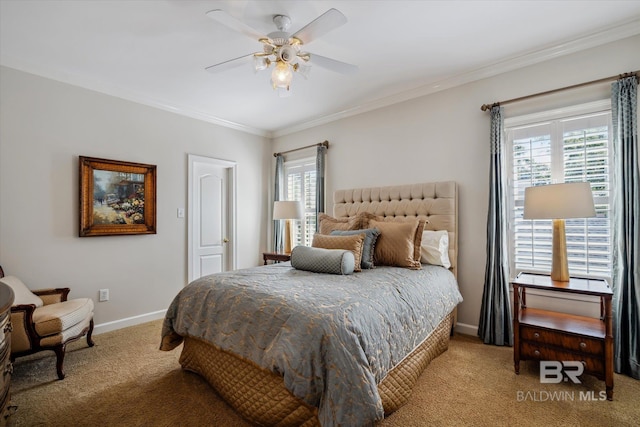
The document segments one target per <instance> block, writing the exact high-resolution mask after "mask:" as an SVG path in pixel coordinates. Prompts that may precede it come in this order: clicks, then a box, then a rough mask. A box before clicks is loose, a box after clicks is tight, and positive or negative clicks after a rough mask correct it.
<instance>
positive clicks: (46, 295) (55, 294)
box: [31, 288, 71, 305]
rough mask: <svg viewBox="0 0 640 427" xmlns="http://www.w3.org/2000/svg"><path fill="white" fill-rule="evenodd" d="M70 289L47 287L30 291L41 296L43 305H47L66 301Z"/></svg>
mask: <svg viewBox="0 0 640 427" xmlns="http://www.w3.org/2000/svg"><path fill="white" fill-rule="evenodd" d="M70 291H71V289H70V288H55V289H54V288H49V289H38V290H36V291H31V292H33V293H34V294H36V295H37V296H39V297H40V298H42V301H43V302H44V305H49V304H56V303H59V302H63V301H66V300H67V296H68V295H69V292H70Z"/></svg>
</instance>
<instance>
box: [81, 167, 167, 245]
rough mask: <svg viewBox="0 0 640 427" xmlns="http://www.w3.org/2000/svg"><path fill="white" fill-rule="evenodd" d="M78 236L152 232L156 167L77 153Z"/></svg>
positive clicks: (154, 225)
mask: <svg viewBox="0 0 640 427" xmlns="http://www.w3.org/2000/svg"><path fill="white" fill-rule="evenodd" d="M79 160H80V161H79V164H80V237H90V236H112V235H121V234H155V233H156V166H155V165H145V164H141V163H132V162H122V161H118V160H107V159H96V158H93V157H84V156H80V159H79Z"/></svg>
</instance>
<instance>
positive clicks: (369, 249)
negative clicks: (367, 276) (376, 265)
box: [331, 228, 380, 269]
mask: <svg viewBox="0 0 640 427" xmlns="http://www.w3.org/2000/svg"><path fill="white" fill-rule="evenodd" d="M361 233H364V235H365V237H364V243H363V246H362V259H361V260H360V268H365V269H369V268H373V254H374V250H375V246H376V241H377V240H378V236H379V235H380V230H378V229H377V228H367V229H364V230H333V231H332V232H331V235H332V236H352V235H354V234H361Z"/></svg>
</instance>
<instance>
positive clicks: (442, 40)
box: [0, 0, 640, 136]
mask: <svg viewBox="0 0 640 427" xmlns="http://www.w3.org/2000/svg"><path fill="white" fill-rule="evenodd" d="M332 7H333V8H336V9H338V10H340V11H341V12H342V13H344V14H345V15H346V16H347V19H348V22H347V23H346V24H345V25H343V26H341V27H339V28H337V29H335V30H333V31H332V32H330V33H328V34H326V35H324V36H322V37H321V38H319V39H318V40H315V41H313V42H312V43H309V44H308V45H306V46H305V50H307V51H309V52H312V53H317V54H319V55H323V56H327V57H330V58H333V59H337V60H340V61H344V62H349V63H352V64H356V65H358V66H359V68H360V70H359V72H358V73H357V74H355V75H341V74H337V73H334V72H331V71H327V70H325V69H322V68H319V67H313V68H312V71H311V74H310V76H309V79H308V80H304V79H303V78H301V77H300V76H299V75H296V76H295V77H294V80H293V82H292V94H291V96H290V97H287V98H280V97H278V95H277V94H276V92H274V90H273V89H272V88H271V86H270V84H269V79H270V72H268V71H263V72H259V73H254V72H253V70H252V67H251V64H250V63H249V64H247V65H246V66H244V67H240V68H236V69H233V70H230V71H226V72H224V73H219V74H211V73H208V72H206V71H205V70H204V68H205V67H207V66H210V65H213V64H216V63H219V62H222V61H225V60H227V59H231V58H235V57H238V56H241V55H246V54H249V53H252V52H255V51H258V50H260V49H261V45H260V43H259V42H257V41H253V40H251V39H249V38H248V37H246V36H244V35H242V34H240V33H236V32H234V31H233V30H230V29H229V28H227V27H224V26H222V25H220V24H219V23H217V22H215V21H213V20H212V19H210V18H208V17H207V16H205V12H207V11H209V10H212V9H223V10H225V11H227V12H228V13H229V14H231V15H232V16H234V17H236V18H238V19H240V20H242V21H243V22H245V23H246V24H247V25H249V26H251V27H253V28H255V29H256V30H258V31H260V32H263V33H265V34H266V33H269V32H271V31H274V30H275V26H274V24H273V22H272V16H273V15H274V14H287V15H289V16H290V17H291V21H292V23H291V28H290V31H291V32H292V33H293V32H295V31H296V30H298V29H299V28H301V27H303V26H304V25H306V24H307V23H308V22H310V21H311V20H313V19H315V18H316V17H317V16H318V15H320V14H322V13H324V12H325V11H326V10H328V9H329V8H332ZM639 33H640V1H637V0H636V1H596V0H590V1H559V0H556V1H515V0H511V1H416V0H414V1H344V0H343V1H222V0H221V1H215V0H211V1H204V0H202V1H191V0H167V1H162V0H140V1H137V0H127V1H124V0H104V1H99V0H85V1H78V0H71V1H58V0H40V1H38V0H35V1H32V0H30V1H18V0H0V63H1V64H2V65H6V66H8V67H13V68H17V69H21V70H24V71H28V72H32V73H34V74H39V75H43V76H46V77H50V78H54V79H57V80H61V81H65V82H68V83H72V84H76V85H79V86H82V87H86V88H90V89H93V90H97V91H101V92H104V93H108V94H112V95H115V96H119V97H122V98H125V99H130V100H134V101H137V102H141V103H144V104H148V105H154V106H157V107H160V108H164V109H167V110H170V111H175V112H178V113H180V114H185V115H188V116H191V117H197V118H200V119H204V120H207V121H211V122H214V123H219V124H225V125H228V126H231V127H234V128H237V129H242V130H245V131H248V132H252V133H257V134H263V135H267V136H273V135H281V134H285V133H288V132H291V131H294V130H296V129H302V128H304V127H307V126H310V125H312V124H318V123H321V122H323V121H329V120H331V119H334V118H337V117H342V116H345V115H349V114H355V113H358V112H362V111H366V110H370V109H373V108H376V107H379V106H382V105H386V104H389V103H393V102H397V101H400V100H404V99H409V98H412V97H415V96H420V95H424V94H427V93H431V92H434V91H436V90H441V89H443V88H446V87H451V86H453V85H456V84H461V83H465V82H467V81H470V80H473V79H477V78H482V77H487V76H489V75H494V74H497V73H499V72H503V71H507V70H508V69H513V68H517V67H518V66H524V65H528V64H530V63H534V62H536V61H540V60H543V59H548V58H551V57H555V56H559V55H562V54H567V53H571V52H574V51H577V50H580V49H584V48H588V47H592V46H595V45H598V44H602V43H606V42H610V41H613V40H616V39H621V38H624V37H629V36H632V35H635V34H639ZM488 101H490V100H488Z"/></svg>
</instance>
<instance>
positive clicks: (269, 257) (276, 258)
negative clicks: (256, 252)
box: [262, 252, 291, 265]
mask: <svg viewBox="0 0 640 427" xmlns="http://www.w3.org/2000/svg"><path fill="white" fill-rule="evenodd" d="M262 259H264V265H267V261H273V262H281V261H290V260H291V254H283V253H278V252H263V253H262Z"/></svg>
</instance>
